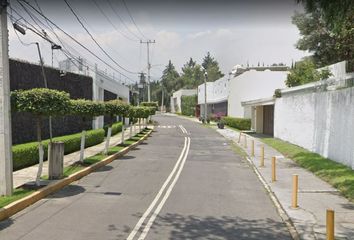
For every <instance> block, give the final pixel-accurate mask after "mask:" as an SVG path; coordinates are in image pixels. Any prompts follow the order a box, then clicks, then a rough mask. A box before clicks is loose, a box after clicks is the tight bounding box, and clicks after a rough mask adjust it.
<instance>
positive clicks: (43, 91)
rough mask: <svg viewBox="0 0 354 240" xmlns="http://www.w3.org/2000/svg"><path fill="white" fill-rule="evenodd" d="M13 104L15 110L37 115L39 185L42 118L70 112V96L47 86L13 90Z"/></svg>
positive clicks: (38, 180)
mask: <svg viewBox="0 0 354 240" xmlns="http://www.w3.org/2000/svg"><path fill="white" fill-rule="evenodd" d="M11 106H12V110H13V111H17V112H28V113H32V114H33V115H34V116H35V117H36V122H37V140H38V153H39V165H38V172H37V177H36V185H37V186H39V185H40V177H41V175H42V169H43V155H44V149H43V144H42V126H41V120H42V118H43V117H49V116H58V115H65V114H68V113H70V96H69V94H68V93H66V92H60V91H57V90H53V89H47V88H33V89H30V90H16V91H13V92H11Z"/></svg>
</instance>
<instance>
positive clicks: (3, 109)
mask: <svg viewBox="0 0 354 240" xmlns="http://www.w3.org/2000/svg"><path fill="white" fill-rule="evenodd" d="M0 3H1V6H0V28H1V29H0V39H1V49H0V196H2V195H7V196H10V195H12V191H13V179H12V171H13V170H12V166H13V165H12V151H11V146H12V134H11V105H10V74H9V49H8V44H9V41H8V30H7V12H6V11H7V10H6V7H7V5H8V2H7V1H6V0H1V1H0Z"/></svg>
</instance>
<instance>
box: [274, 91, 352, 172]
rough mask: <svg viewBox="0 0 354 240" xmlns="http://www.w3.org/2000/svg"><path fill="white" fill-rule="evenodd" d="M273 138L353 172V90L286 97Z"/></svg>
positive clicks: (281, 102)
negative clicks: (343, 165)
mask: <svg viewBox="0 0 354 240" xmlns="http://www.w3.org/2000/svg"><path fill="white" fill-rule="evenodd" d="M274 136H275V137H277V138H280V139H282V140H285V141H288V142H291V143H293V144H296V145H299V146H301V147H304V148H306V149H308V150H310V151H313V152H316V153H319V154H321V155H322V156H324V157H328V158H330V159H332V160H335V161H338V162H341V163H343V164H346V165H348V166H351V167H352V168H354V145H353V139H354V88H353V87H352V88H345V89H340V90H334V91H324V92H308V91H304V92H302V91H297V92H287V93H285V94H283V96H282V97H281V98H278V99H276V103H275V112H274Z"/></svg>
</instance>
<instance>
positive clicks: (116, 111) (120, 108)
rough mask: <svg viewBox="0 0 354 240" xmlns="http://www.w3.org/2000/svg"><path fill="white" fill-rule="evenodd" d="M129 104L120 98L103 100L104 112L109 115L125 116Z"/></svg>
mask: <svg viewBox="0 0 354 240" xmlns="http://www.w3.org/2000/svg"><path fill="white" fill-rule="evenodd" d="M129 107H130V106H129V104H128V103H125V102H123V101H121V100H118V99H117V100H111V101H107V102H105V113H106V115H109V116H126V115H127V114H128V112H129Z"/></svg>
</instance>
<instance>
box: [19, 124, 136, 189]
mask: <svg viewBox="0 0 354 240" xmlns="http://www.w3.org/2000/svg"><path fill="white" fill-rule="evenodd" d="M141 129H143V125H142V126H141ZM138 132H139V126H138V125H137V126H136V131H135V128H134V126H133V129H132V136H134V135H135V134H136V133H138ZM129 136H130V127H127V128H126V129H125V131H124V139H128V138H129ZM121 139H122V133H121V132H119V133H117V134H116V135H114V136H112V137H111V139H110V144H109V146H110V147H112V146H116V145H118V144H120V143H121ZM105 144H106V141H103V142H102V143H100V144H97V145H95V146H91V147H88V148H85V151H84V158H88V157H91V156H94V155H96V154H97V153H100V152H102V151H103V149H104V147H105ZM79 160H80V151H77V152H73V153H70V154H67V155H65V156H64V167H66V166H69V165H71V164H73V163H75V162H77V161H79ZM37 171H38V164H37V165H33V166H30V167H27V168H24V169H21V170H18V171H15V172H14V173H13V181H14V188H17V187H19V186H21V185H23V184H25V183H28V182H34V181H35V180H36V175H37ZM45 175H48V161H45V162H44V163H43V171H42V176H45Z"/></svg>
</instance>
